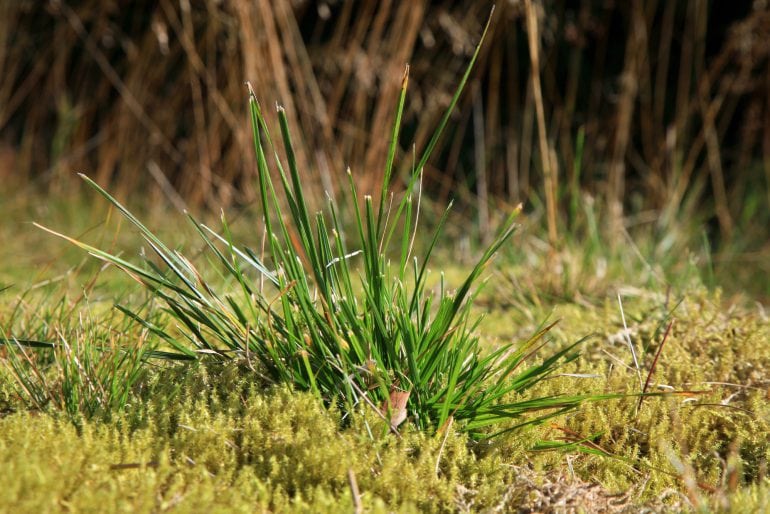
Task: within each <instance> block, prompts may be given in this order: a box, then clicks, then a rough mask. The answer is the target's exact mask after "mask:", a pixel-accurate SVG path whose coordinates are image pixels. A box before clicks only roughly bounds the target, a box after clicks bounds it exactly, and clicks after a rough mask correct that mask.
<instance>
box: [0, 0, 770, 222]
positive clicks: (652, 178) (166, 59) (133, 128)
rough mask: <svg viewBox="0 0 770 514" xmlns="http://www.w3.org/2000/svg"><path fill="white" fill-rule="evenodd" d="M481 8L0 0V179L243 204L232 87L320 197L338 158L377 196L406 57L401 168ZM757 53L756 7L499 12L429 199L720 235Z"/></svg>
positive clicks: (762, 186)
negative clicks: (255, 99) (285, 134)
mask: <svg viewBox="0 0 770 514" xmlns="http://www.w3.org/2000/svg"><path fill="white" fill-rule="evenodd" d="M490 8H491V3H489V2H485V1H464V0H456V1H449V0H443V1H442V0H436V1H419V0H414V1H395V0H392V1H391V0H385V1H352V0H345V1H321V2H310V1H302V0H295V1H288V0H287V1H270V0H199V1H194V0H159V1H156V0H153V1H134V2H122V1H114V2H103V1H101V0H82V1H72V0H50V1H48V0H46V1H42V0H41V1H26V0H0V178H1V179H2V180H3V183H4V184H5V186H4V187H16V185H18V184H24V183H30V182H32V183H34V184H37V185H39V186H41V187H44V188H46V189H47V190H50V191H53V192H56V191H57V190H60V189H62V188H66V187H68V186H67V184H69V183H70V181H71V180H70V179H71V177H72V175H73V174H74V172H76V171H83V172H86V173H87V174H89V175H91V176H93V177H95V178H96V180H97V181H99V182H100V183H103V184H110V186H111V187H112V188H113V189H114V190H115V191H117V193H118V194H119V195H122V196H129V197H130V196H132V195H136V196H142V197H145V196H146V195H145V191H151V192H153V193H151V194H156V195H164V196H165V197H167V199H169V200H170V201H173V202H176V203H185V204H187V205H199V206H207V207H211V208H218V207H219V206H221V205H226V204H231V203H245V202H249V201H251V200H253V198H254V197H255V184H254V182H255V175H254V173H255V171H254V158H253V149H252V146H251V139H250V137H251V136H250V127H249V123H248V119H247V115H246V107H247V101H246V99H247V95H246V87H245V86H244V82H245V81H247V80H248V81H250V82H251V83H252V85H253V86H254V89H255V90H256V92H257V95H258V96H259V98H260V101H261V102H262V104H263V105H264V106H270V105H273V104H275V103H280V104H282V105H284V106H285V107H286V110H287V113H288V115H289V119H290V122H291V125H292V127H293V130H294V133H295V140H296V142H297V152H298V158H299V162H300V165H301V168H302V169H303V170H306V173H307V174H308V175H307V176H308V182H309V183H311V182H312V183H317V184H319V186H318V187H319V189H318V191H319V192H320V191H321V190H322V189H334V188H335V187H336V184H337V182H338V181H339V177H340V176H342V174H343V172H344V170H345V168H346V167H348V166H350V168H351V170H352V172H353V174H354V176H356V177H357V178H358V180H359V181H361V182H362V183H363V184H364V186H365V187H374V184H376V179H377V177H378V174H379V173H380V170H381V169H382V167H383V163H384V156H385V152H386V148H387V144H388V133H389V126H390V123H391V122H392V117H393V113H394V107H395V104H396V100H397V95H398V88H399V86H400V82H401V76H402V73H403V70H404V66H405V64H406V63H410V65H411V72H410V77H411V78H410V85H409V88H410V93H409V96H408V99H407V109H408V113H407V116H406V120H405V129H404V132H403V134H402V138H401V141H400V155H399V157H398V162H399V163H400V165H401V171H402V172H406V171H408V169H409V166H410V164H411V162H412V152H413V146H412V145H413V144H414V148H416V150H417V151H418V152H419V150H420V148H422V147H423V146H424V145H425V143H426V142H427V140H428V139H429V137H430V135H431V133H432V131H433V129H434V128H435V126H436V124H437V122H438V120H439V118H440V116H441V114H442V112H443V110H444V109H445V108H446V106H447V105H448V103H449V100H450V98H451V94H452V92H453V89H454V87H455V85H456V83H457V81H458V80H459V78H460V76H461V74H462V71H463V69H464V66H465V65H466V63H467V61H468V59H469V56H470V54H471V53H472V51H473V49H474V46H475V45H476V43H477V42H478V40H479V36H480V34H481V32H482V29H483V25H484V23H485V21H486V19H487V17H488V15H489V12H490ZM769 54H770V6H769V5H768V2H766V1H760V0H756V1H753V2H752V1H744V2H718V1H712V2H709V1H705V0H703V1H699V0H691V1H664V0H657V1H656V0H645V1H642V0H632V1H628V2H626V1H610V0H586V1H583V2H574V1H573V2H566V1H555V0H542V1H541V0H531V1H530V0H527V1H499V2H497V6H496V10H495V13H494V16H493V19H492V26H491V32H490V35H489V37H488V39H487V41H486V42H485V44H484V47H483V50H482V54H481V58H480V61H479V63H478V67H477V69H476V70H475V72H474V74H473V76H472V77H473V78H472V82H471V83H470V85H469V88H468V90H467V92H466V94H465V95H464V96H463V98H462V101H461V103H460V105H459V107H458V109H457V110H456V112H455V113H454V114H455V115H454V117H453V120H452V122H451V123H450V128H449V130H448V132H447V133H446V135H445V137H444V138H443V139H442V141H441V144H440V147H439V149H438V151H437V153H436V155H435V157H434V158H433V159H432V162H431V164H430V168H429V169H427V170H425V171H426V177H427V186H428V188H429V190H430V191H431V192H432V193H433V194H434V195H435V197H437V198H439V199H445V197H447V196H450V195H452V196H459V197H460V198H461V199H464V200H467V202H468V205H476V206H477V207H478V211H479V214H480V220H481V224H482V229H483V225H484V224H487V223H489V219H490V218H493V217H494V215H495V212H494V208H495V206H496V205H499V204H500V202H504V203H517V202H519V201H525V202H527V203H529V204H530V205H534V206H536V207H539V206H542V205H548V204H552V205H555V206H556V207H559V209H558V213H559V214H558V216H559V217H560V219H564V218H565V217H567V214H565V213H568V212H569V208H568V207H569V205H570V204H572V205H573V207H574V204H575V203H576V202H579V201H580V202H582V201H585V200H586V198H587V196H586V195H590V196H591V197H595V198H596V197H598V198H600V199H603V200H606V202H605V205H608V206H610V209H609V211H608V212H609V213H610V214H611V215H614V217H615V218H617V217H618V216H617V215H618V214H620V213H623V212H634V213H637V214H638V213H642V214H643V213H645V212H648V211H649V212H652V213H654V216H655V217H659V218H660V219H669V218H672V217H681V216H686V215H688V213H690V212H694V211H696V210H697V211H698V212H706V213H707V214H706V216H705V219H707V220H709V219H710V220H711V221H713V226H714V230H715V231H718V232H719V233H721V234H722V235H727V236H729V235H731V234H732V232H733V231H734V230H735V227H736V226H740V224H741V223H743V222H744V221H745V220H746V219H751V218H756V217H757V216H760V217H762V216H764V217H767V212H768V211H770V208H768V205H769V203H770V188H768V184H769V183H770V66H768V55H769ZM533 64H534V65H533ZM533 70H534V73H533ZM275 133H276V134H277V133H278V131H277V130H275ZM582 141H584V144H581V142H582ZM581 146H582V150H581ZM544 177H550V178H551V179H552V182H551V184H550V185H549V184H548V183H547V181H545V180H544ZM11 184H14V185H11ZM539 198H542V199H543V201H542V202H541V201H540V200H538V199H539Z"/></svg>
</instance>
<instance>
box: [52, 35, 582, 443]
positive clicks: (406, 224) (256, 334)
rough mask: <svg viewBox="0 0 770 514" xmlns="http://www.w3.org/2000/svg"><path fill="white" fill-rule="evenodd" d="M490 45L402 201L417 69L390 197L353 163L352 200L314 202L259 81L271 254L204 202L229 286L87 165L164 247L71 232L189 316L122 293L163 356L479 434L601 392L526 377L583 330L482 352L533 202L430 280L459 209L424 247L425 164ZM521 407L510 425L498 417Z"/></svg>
mask: <svg viewBox="0 0 770 514" xmlns="http://www.w3.org/2000/svg"><path fill="white" fill-rule="evenodd" d="M479 48H480V47H477V49H476V52H475V53H474V55H473V58H472V59H471V62H470V64H469V66H468V68H467V70H466V72H465V75H464V76H463V78H462V80H461V82H460V85H459V87H458V88H457V90H456V92H455V94H454V96H453V98H452V101H451V103H450V105H449V107H448V109H447V110H446V112H445V114H444V117H443V119H442V120H441V122H440V124H439V127H438V129H437V130H436V132H435V133H434V135H433V137H432V139H431V141H430V143H429V144H428V145H427V148H426V150H425V152H424V154H423V155H422V156H421V158H420V159H419V160H418V161H417V164H416V165H415V166H414V168H413V170H412V174H411V176H410V177H409V179H408V181H407V185H406V188H405V190H404V192H403V195H402V197H401V199H400V200H398V201H395V202H394V195H393V194H392V193H390V186H391V179H392V171H393V169H394V167H393V164H394V159H395V155H396V147H397V141H398V137H399V130H400V121H401V117H402V113H403V109H404V102H405V97H406V90H407V83H408V68H407V71H406V72H405V73H404V76H403V81H402V87H401V93H400V96H399V101H398V106H397V109H396V113H395V123H394V126H393V129H392V132H391V139H390V143H389V147H388V152H387V158H386V162H385V166H384V171H383V180H382V183H381V184H380V189H379V190H380V192H381V193H380V197H379V198H378V201H376V202H375V201H374V200H373V198H372V197H371V196H368V195H364V196H363V197H362V196H361V195H360V194H359V192H358V191H357V189H356V185H355V181H354V180H353V179H352V177H351V175H350V173H349V179H350V180H349V184H350V196H349V202H348V203H347V204H346V205H344V206H340V205H339V204H338V203H337V202H336V201H335V200H333V199H331V198H329V199H328V202H327V210H326V215H324V214H323V213H320V212H319V213H316V214H315V215H311V214H310V212H309V207H308V204H309V202H308V198H307V197H306V196H305V193H304V191H303V183H302V179H301V177H302V176H303V175H302V174H301V173H300V170H299V169H298V165H297V160H296V159H295V146H294V143H293V141H292V137H291V133H290V130H289V124H288V119H287V115H286V112H285V110H284V109H283V108H282V107H278V109H277V116H278V121H279V126H280V129H281V139H282V143H283V150H284V152H285V155H286V163H287V166H286V167H284V165H283V164H282V162H281V159H280V158H279V157H278V153H277V151H276V148H275V146H274V143H273V140H272V138H271V137H270V134H269V132H268V130H267V126H268V124H267V122H266V118H265V115H264V113H263V111H262V109H261V108H260V105H259V103H258V102H257V99H256V97H255V95H254V93H253V92H251V91H250V95H249V105H250V112H251V122H252V129H253V135H254V147H255V150H256V156H257V169H258V180H259V191H260V198H261V207H262V216H263V221H264V228H265V233H266V244H265V247H266V252H267V254H268V258H266V259H265V258H262V257H261V256H260V255H259V253H258V252H257V251H255V250H252V249H250V248H248V247H245V246H240V245H236V243H235V242H234V241H233V238H232V236H231V232H230V230H229V226H228V223H227V221H226V219H225V217H224V215H223V216H222V225H223V232H222V234H221V235H220V234H219V233H217V232H216V231H214V230H212V229H211V228H209V227H207V226H206V225H204V224H201V223H199V222H198V221H196V220H195V219H194V218H193V217H192V216H189V220H190V221H191V222H192V225H193V227H194V228H195V229H196V231H197V233H198V234H199V236H200V238H201V239H202V241H203V242H204V243H205V245H206V246H207V248H208V250H209V251H210V255H211V256H212V257H213V261H214V262H215V263H216V265H217V268H218V269H219V271H220V272H222V273H223V274H224V276H225V277H226V280H227V281H229V283H230V284H232V285H233V286H234V291H226V292H223V291H217V290H216V288H215V286H213V285H212V284H211V283H210V282H208V281H207V279H206V278H205V274H204V273H202V272H201V271H199V269H198V268H197V267H196V266H195V265H194V264H193V263H192V261H191V260H190V259H188V258H187V257H186V256H185V255H183V254H182V253H181V252H179V251H177V250H172V249H171V248H169V247H168V246H167V245H166V244H165V243H164V242H163V241H161V240H160V239H159V238H158V237H157V236H156V235H155V234H154V233H153V232H152V231H150V230H149V229H148V228H147V227H146V226H145V225H144V224H142V222H141V221H140V220H139V219H138V218H136V217H135V216H134V215H133V214H132V213H131V212H129V211H128V210H127V209H126V208H125V207H124V206H123V205H121V204H120V203H119V202H118V201H117V200H116V199H115V198H114V197H112V196H111V195H110V194H109V193H108V192H107V191H105V190H104V189H102V188H101V187H100V186H99V185H98V184H96V182H94V181H92V180H91V179H89V178H87V177H85V176H84V179H85V180H86V182H88V184H89V185H91V186H92V187H93V188H95V189H96V190H97V191H98V192H99V193H100V194H101V195H102V196H104V197H105V198H106V199H107V200H108V201H109V202H110V203H111V204H112V205H113V206H115V207H116V208H117V209H118V210H119V211H120V212H121V213H122V214H123V215H124V216H125V217H126V218H127V219H128V221H129V222H130V223H131V224H133V225H134V226H135V227H136V228H138V229H139V231H140V232H141V234H142V236H143V237H144V239H145V240H146V242H147V243H148V244H149V245H150V247H151V248H152V250H153V252H154V254H155V256H156V257H157V258H159V259H160V261H153V260H152V259H150V258H147V259H145V265H144V266H140V265H137V264H134V263H132V262H130V261H128V260H126V259H123V258H122V257H120V256H118V255H116V254H112V253H109V252H106V251H103V250H100V249H98V248H96V247H93V246H90V245H88V244H86V243H84V242H82V241H79V240H77V239H73V238H69V237H66V236H61V237H65V239H68V240H69V241H71V242H72V243H74V244H76V245H77V246H79V247H81V248H83V249H85V250H87V251H88V252H90V253H91V254H92V255H94V256H95V257H97V258H99V259H102V260H104V261H106V262H108V263H111V264H113V265H115V266H117V267H119V268H120V269H122V270H123V271H125V272H126V273H128V274H129V275H130V276H131V277H133V278H134V279H136V280H137V281H138V282H139V283H141V284H142V285H144V286H145V287H146V288H148V289H149V290H150V291H151V292H152V294H153V295H154V296H155V298H156V299H157V300H159V301H160V302H162V303H163V304H164V305H165V307H164V309H165V311H166V312H167V313H168V314H169V315H170V317H171V318H172V319H173V320H174V321H175V322H176V326H174V327H163V326H161V325H160V324H157V323H154V322H153V321H152V320H150V319H147V318H146V317H143V316H142V315H140V314H139V313H138V312H137V311H135V310H131V309H129V308H127V307H119V308H120V309H121V310H122V311H123V312H124V313H125V314H126V315H128V316H129V317H130V318H132V319H134V320H136V321H137V322H138V323H139V324H140V325H141V326H142V327H144V328H145V329H147V330H148V331H149V332H151V333H152V334H154V335H155V336H157V337H158V338H160V340H161V341H163V343H164V344H165V345H167V346H168V351H164V352H162V353H160V352H159V353H156V355H158V356H162V357H164V358H170V359H178V360H197V359H200V358H208V359H216V360H228V359H232V358H242V359H245V360H246V361H247V362H254V361H255V362H257V363H258V368H256V369H257V370H258V371H259V373H261V374H262V375H263V376H264V377H265V378H267V379H268V380H269V381H271V382H275V383H289V384H293V385H294V386H295V387H297V388H298V389H300V390H307V391H311V392H312V393H314V394H315V395H316V396H317V397H320V398H322V399H323V400H324V401H325V402H326V403H327V404H329V405H336V406H338V407H339V408H340V409H341V410H342V412H343V413H344V416H348V415H349V414H350V413H352V412H354V411H356V410H358V409H360V408H361V406H368V407H370V408H371V409H373V410H374V412H376V413H378V415H379V416H380V417H382V418H383V419H384V420H385V421H386V426H388V425H389V427H390V429H391V430H392V431H394V432H396V433H397V427H398V425H400V424H401V423H402V422H404V421H405V420H406V419H409V420H410V421H412V422H413V423H414V424H415V425H417V426H418V427H419V428H420V429H425V430H430V431H437V430H443V429H445V428H446V427H447V426H448V425H450V424H454V425H455V426H456V427H458V428H459V430H461V431H465V432H468V433H470V434H471V435H473V436H477V437H481V436H482V435H484V436H485V437H489V436H491V435H496V434H499V433H501V432H503V431H506V430H511V429H513V428H516V427H521V426H525V425H528V424H531V423H534V422H539V421H542V420H544V419H547V418H549V417H551V416H554V415H557V414H559V413H563V412H566V411H568V410H570V409H573V408H575V407H577V405H579V403H580V402H581V401H583V400H585V399H587V398H588V397H586V396H569V395H556V396H548V397H534V398H528V397H527V396H526V392H527V391H528V390H529V389H530V388H531V387H532V386H534V385H535V384H537V383H538V382H539V381H541V380H542V379H543V378H545V377H546V376H548V375H549V374H550V373H552V372H553V370H554V369H556V368H557V367H558V366H559V365H560V364H562V363H564V362H568V361H570V360H573V359H574V358H575V357H576V353H575V352H574V351H573V350H574V348H575V346H576V345H577V343H574V344H571V345H567V346H566V347H565V348H563V349H560V350H558V351H555V352H553V353H551V354H550V355H547V356H546V357H545V358H544V359H543V360H542V361H540V362H534V363H532V362H530V361H531V356H532V355H533V354H534V353H535V351H536V350H538V349H540V348H542V347H543V346H544V345H545V339H544V338H545V336H546V334H547V333H548V329H549V327H546V328H542V329H540V330H539V331H537V332H536V333H535V334H534V335H533V336H532V337H531V338H529V340H527V341H526V342H524V343H523V344H520V345H515V344H512V343H511V344H506V345H503V346H501V347H500V348H498V349H496V350H494V351H492V352H491V353H488V354H483V353H482V352H481V349H480V348H479V341H478V338H477V336H476V335H475V329H476V327H477V326H478V319H475V318H473V317H472V316H471V314H470V307H471V304H472V302H473V300H474V298H475V295H476V294H477V291H478V287H477V286H478V285H479V281H480V278H481V276H482V273H483V272H484V269H485V268H486V267H487V266H488V264H489V263H490V261H491V260H492V258H493V257H494V256H495V254H496V253H497V251H498V250H499V249H500V248H501V247H502V246H503V245H504V244H505V243H506V242H507V241H509V240H510V238H511V236H512V234H513V232H514V230H515V227H516V225H515V219H516V215H517V214H518V210H514V211H513V212H512V213H511V214H510V215H509V216H508V217H507V219H506V220H505V221H504V223H503V224H502V226H501V228H500V230H499V231H498V233H497V235H496V236H495V237H494V238H492V240H491V243H490V245H489V246H488V247H487V248H486V249H485V250H484V251H483V252H482V253H481V257H480V258H479V259H478V261H477V262H476V263H475V265H474V266H473V268H472V270H471V272H470V273H469V274H468V275H467V277H466V278H465V279H464V280H463V281H462V283H461V285H460V287H459V288H458V289H456V290H454V291H451V290H449V288H448V287H447V286H446V284H445V282H444V280H443V277H441V279H440V280H439V285H438V287H437V288H436V289H435V290H431V289H430V288H428V287H427V285H426V281H427V277H428V268H429V263H430V258H431V254H432V252H433V250H434V248H435V247H436V245H437V244H438V243H439V241H440V240H441V236H442V229H443V227H444V224H445V222H446V219H447V215H448V213H449V208H447V210H446V211H445V213H444V215H443V216H442V217H441V219H440V220H439V222H438V225H437V228H436V230H435V232H434V233H433V234H432V236H430V237H429V238H428V241H429V243H428V246H427V250H426V252H425V255H424V256H422V257H421V258H417V257H416V256H414V255H413V254H414V251H413V250H414V240H415V237H416V232H417V231H418V223H417V221H418V217H419V207H420V201H419V199H420V195H419V184H420V181H421V171H422V169H423V167H424V166H425V164H426V163H427V161H428V159H429V157H430V155H431V152H432V150H433V148H434V147H435V145H436V143H437V141H438V140H439V137H440V135H441V133H442V130H443V128H444V126H445V125H446V123H447V120H448V118H449V116H450V114H451V112H452V110H453V109H454V107H455V105H456V103H457V100H458V98H459V97H460V94H461V92H462V90H463V88H464V86H465V83H466V81H467V79H468V77H469V75H470V72H471V69H472V67H473V63H474V62H475V60H476V58H477V56H478V53H479ZM271 154H273V155H275V165H276V168H277V170H276V173H277V176H278V178H279V185H278V187H276V185H275V184H274V182H273V178H272V176H271V171H270V169H269V165H268V158H269V157H270V155H271ZM287 168H288V170H287ZM279 191H280V193H282V196H283V198H281V195H279ZM394 203H395V204H394ZM415 203H416V205H415ZM285 208H288V212H287V213H286V212H284V209H285ZM343 213H350V216H351V217H352V218H353V220H354V223H353V225H354V230H353V233H354V234H353V235H352V236H349V237H346V235H345V231H344V229H343V223H342V221H341V218H342V216H343ZM57 235H60V234H57ZM391 256H393V261H391ZM354 260H358V261H360V268H357V267H356V266H354V263H353V261H354ZM255 274H256V275H255ZM514 393H515V394H514ZM510 398H516V399H515V400H510ZM594 399H595V398H594ZM533 414H534V415H533ZM512 420H513V422H512V423H508V424H507V425H506V426H505V427H500V428H499V429H498V430H497V431H496V432H493V431H491V430H490V427H492V426H498V425H500V424H501V423H503V422H508V421H512Z"/></svg>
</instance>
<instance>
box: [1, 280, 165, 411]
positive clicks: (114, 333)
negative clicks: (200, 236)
mask: <svg viewBox="0 0 770 514" xmlns="http://www.w3.org/2000/svg"><path fill="white" fill-rule="evenodd" d="M92 284H93V283H92ZM28 295H29V291H28V292H27V293H25V294H23V295H22V296H21V298H19V299H18V300H17V306H16V308H15V309H14V310H13V312H12V314H11V316H10V317H9V318H10V321H9V323H8V325H7V326H0V351H1V352H2V353H1V354H0V355H2V357H4V358H3V359H2V360H0V365H1V367H2V370H1V371H2V373H1V374H0V376H3V375H4V376H3V378H5V380H3V382H5V383H11V384H13V385H14V386H15V387H14V388H13V389H15V391H6V392H4V394H0V400H3V397H5V403H7V404H8V407H7V408H8V409H10V410H15V408H16V407H17V406H19V400H20V401H21V405H23V406H25V407H27V408H30V409H33V410H36V411H39V412H51V413H57V412H63V413H65V414H66V415H67V416H68V417H69V418H70V419H71V420H72V421H74V422H75V423H76V424H80V423H81V422H82V420H83V418H100V419H109V418H110V417H111V416H112V415H113V414H114V413H116V412H118V411H121V410H123V409H124V408H125V407H126V405H127V404H128V402H129V401H130V399H131V398H132V397H133V395H134V393H135V389H136V387H137V386H138V384H139V383H140V381H141V379H142V378H143V376H144V371H145V368H144V363H145V361H146V358H147V356H148V355H150V354H151V352H152V351H153V349H154V343H152V342H150V341H147V338H148V336H149V332H148V331H146V330H143V331H133V333H131V336H132V342H131V343H130V344H125V343H124V338H123V337H122V336H123V334H126V333H128V331H129V329H130V328H131V327H130V326H129V324H128V323H126V319H125V318H124V317H121V316H116V315H115V314H118V313H116V312H115V311H113V313H112V314H110V313H109V312H108V313H104V312H101V311H99V310H98V309H96V308H95V306H93V305H91V304H89V303H88V296H87V294H85V293H84V294H83V295H81V296H79V297H78V299H76V300H74V301H68V300H67V297H66V295H63V296H61V297H58V298H57V297H56V296H55V294H54V293H53V292H47V293H44V294H43V295H42V297H41V298H40V299H39V300H38V301H37V302H33V301H29V300H30V299H29V298H27V296H28ZM29 296H32V295H29ZM20 312H21V313H23V314H24V316H21V315H20V316H19V317H20V318H23V319H20V320H18V321H19V322H20V324H21V325H23V326H24V327H25V329H26V330H27V331H28V334H29V335H28V337H27V338H20V337H16V336H13V335H7V334H13V333H14V332H15V331H14V330H13V327H12V326H11V325H12V324H13V321H14V318H15V317H16V316H15V314H19V313H20ZM27 318H29V319H27Z"/></svg>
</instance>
